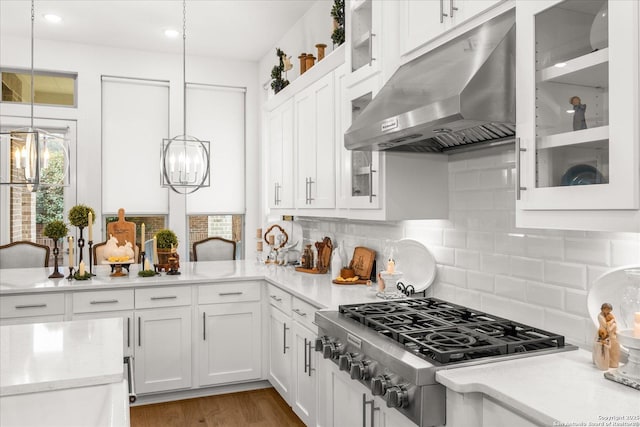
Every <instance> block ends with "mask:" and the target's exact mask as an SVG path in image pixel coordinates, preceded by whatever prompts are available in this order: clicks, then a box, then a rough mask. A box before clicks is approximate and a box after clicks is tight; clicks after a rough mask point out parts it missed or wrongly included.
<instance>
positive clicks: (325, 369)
mask: <svg viewBox="0 0 640 427" xmlns="http://www.w3.org/2000/svg"><path fill="white" fill-rule="evenodd" d="M319 361H320V362H319V363H320V365H321V372H322V375H323V376H324V377H325V378H324V380H325V381H326V386H325V387H326V388H325V390H324V402H323V404H324V405H325V407H326V417H327V419H326V425H327V427H360V426H362V427H415V424H414V423H413V422H412V421H411V420H409V418H407V417H405V416H404V415H402V414H401V413H400V412H398V411H397V410H395V409H390V408H387V406H386V404H385V402H384V400H382V399H380V398H379V397H374V396H373V395H372V394H371V392H370V391H369V390H368V389H367V388H366V387H365V386H364V385H362V384H361V383H359V382H358V381H354V380H352V379H351V378H350V377H349V374H348V373H346V372H342V371H340V370H339V369H338V366H337V365H336V364H335V363H333V362H331V361H329V360H325V359H319Z"/></svg>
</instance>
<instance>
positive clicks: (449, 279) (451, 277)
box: [441, 266, 467, 288]
mask: <svg viewBox="0 0 640 427" xmlns="http://www.w3.org/2000/svg"><path fill="white" fill-rule="evenodd" d="M441 280H442V281H443V282H446V283H449V284H450V285H456V286H458V287H461V288H464V287H466V286H467V270H464V269H462V268H456V267H449V266H445V267H444V269H443V270H442V276H441Z"/></svg>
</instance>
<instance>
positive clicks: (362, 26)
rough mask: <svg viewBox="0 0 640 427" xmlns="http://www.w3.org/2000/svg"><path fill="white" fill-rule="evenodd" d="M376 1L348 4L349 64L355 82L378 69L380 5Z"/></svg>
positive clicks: (355, 0) (353, 0)
mask: <svg viewBox="0 0 640 427" xmlns="http://www.w3.org/2000/svg"><path fill="white" fill-rule="evenodd" d="M381 3H382V2H380V1H378V0H351V1H349V2H348V5H349V9H348V12H349V13H348V20H347V23H346V27H347V32H348V34H349V41H350V43H349V45H350V49H349V57H350V59H349V63H350V64H351V72H352V73H354V74H356V77H355V78H354V79H353V80H352V81H357V80H359V79H360V78H363V77H365V76H366V75H368V74H370V73H373V72H376V71H378V70H379V68H380V65H379V64H380V35H379V32H380V27H381V20H382V17H381V14H382V13H381V7H382V5H381Z"/></svg>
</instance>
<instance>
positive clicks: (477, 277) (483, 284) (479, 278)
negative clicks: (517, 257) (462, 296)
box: [467, 270, 495, 293]
mask: <svg viewBox="0 0 640 427" xmlns="http://www.w3.org/2000/svg"><path fill="white" fill-rule="evenodd" d="M494 282H495V276H494V275H493V274H489V273H481V272H479V271H473V270H469V271H467V288H469V289H475V290H478V291H482V292H489V293H493V292H494V286H493V284H494Z"/></svg>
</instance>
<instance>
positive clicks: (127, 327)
mask: <svg viewBox="0 0 640 427" xmlns="http://www.w3.org/2000/svg"><path fill="white" fill-rule="evenodd" d="M114 317H115V318H118V317H121V318H122V327H123V329H124V330H123V334H122V339H123V343H122V348H123V349H124V352H123V353H124V355H125V356H135V355H134V342H133V325H134V323H133V311H104V312H103V311H99V312H95V313H78V314H75V313H74V314H73V317H72V319H73V320H81V319H111V318H114Z"/></svg>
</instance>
